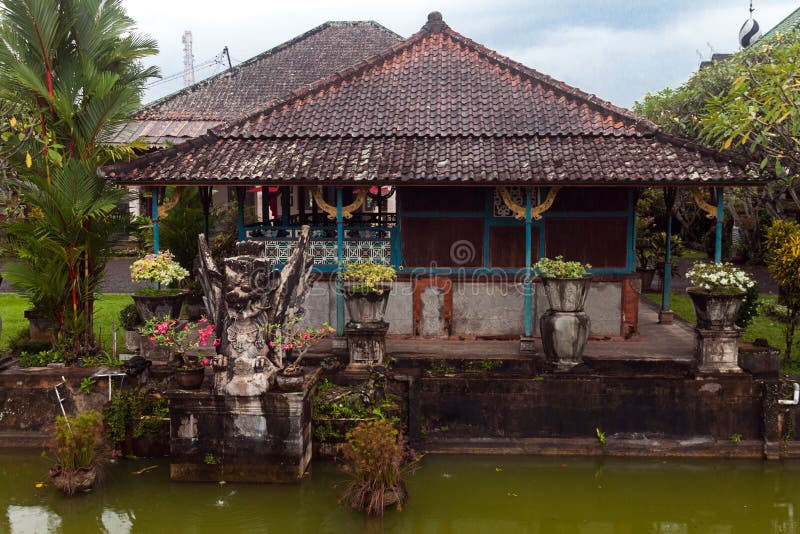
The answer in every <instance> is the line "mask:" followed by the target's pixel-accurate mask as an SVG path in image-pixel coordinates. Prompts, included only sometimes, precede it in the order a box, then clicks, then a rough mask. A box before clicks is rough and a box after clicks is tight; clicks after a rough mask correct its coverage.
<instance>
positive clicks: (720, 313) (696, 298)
mask: <svg viewBox="0 0 800 534" xmlns="http://www.w3.org/2000/svg"><path fill="white" fill-rule="evenodd" d="M686 292H687V293H688V294H689V298H691V299H692V304H693V305H694V312H695V314H696V315H697V328H706V329H711V330H720V329H730V328H736V315H737V314H738V313H739V308H741V306H742V299H744V295H745V294H744V293H734V294H718V293H709V292H707V291H705V290H703V289H700V288H696V287H690V288H687V289H686Z"/></svg>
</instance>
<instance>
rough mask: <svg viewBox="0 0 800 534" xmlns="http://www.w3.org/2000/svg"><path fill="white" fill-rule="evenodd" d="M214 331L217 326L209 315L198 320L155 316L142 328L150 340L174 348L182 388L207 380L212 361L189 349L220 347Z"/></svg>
mask: <svg viewBox="0 0 800 534" xmlns="http://www.w3.org/2000/svg"><path fill="white" fill-rule="evenodd" d="M214 331H215V327H214V325H213V324H208V319H205V318H203V319H200V320H199V321H198V322H197V323H193V322H190V323H182V322H179V321H178V320H177V319H170V318H169V317H163V318H161V319H158V318H156V317H153V318H152V319H150V320H149V321H147V322H146V323H145V324H144V326H143V327H142V328H141V329H140V330H139V332H140V333H141V334H142V335H144V336H147V337H148V339H149V340H150V342H152V343H156V344H158V345H160V346H162V347H167V348H169V349H170V350H171V351H172V353H173V355H174V357H175V362H176V363H177V366H176V368H175V375H174V376H175V383H176V384H177V385H178V387H180V388H182V389H198V388H199V387H200V385H201V384H202V383H203V377H204V376H205V367H206V366H207V365H209V364H210V363H211V360H210V359H209V358H207V357H201V356H199V355H196V354H188V351H189V350H190V349H192V348H200V347H209V346H214V347H216V346H218V345H219V339H217V338H216V335H215V333H214Z"/></svg>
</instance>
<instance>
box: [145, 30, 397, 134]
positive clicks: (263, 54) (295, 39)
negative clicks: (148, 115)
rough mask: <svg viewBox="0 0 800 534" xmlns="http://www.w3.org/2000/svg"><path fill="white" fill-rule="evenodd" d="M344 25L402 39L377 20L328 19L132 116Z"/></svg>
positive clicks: (163, 98)
mask: <svg viewBox="0 0 800 534" xmlns="http://www.w3.org/2000/svg"><path fill="white" fill-rule="evenodd" d="M346 26H372V27H374V28H376V29H378V30H381V31H384V32H386V33H387V34H389V35H391V36H394V37H397V38H398V39H403V36H402V35H400V34H398V33H395V32H393V31H392V30H390V29H389V28H387V27H386V26H384V25H382V24H380V23H378V22H376V21H374V20H328V21H325V22H323V23H322V24H320V25H319V26H315V27H314V28H311V29H310V30H308V31H306V32H304V33H301V34H300V35H296V36H294V37H292V38H291V39H289V40H288V41H284V42H282V43H280V44H278V45H275V46H273V47H272V48H270V49H269V50H265V51H263V52H261V53H259V54H256V55H255V56H253V57H251V58H248V59H246V60H244V61H242V62H241V63H239V64H238V65H235V66H233V67H231V68H228V69H225V70H223V71H222V72H219V73H217V74H215V75H213V76H209V77H208V78H204V79H202V80H200V81H199V82H195V83H193V84H192V85H188V86H186V87H184V88H182V89H179V90H177V91H175V92H174V93H170V94H168V95H165V96H162V97H161V98H158V99H156V100H153V101H152V102H149V103H148V104H145V105H144V106H142V107H141V108H139V109H138V110H137V111H136V114H135V115H134V116H133V117H132V118H133V119H134V120H135V119H136V117H137V116H138V115H139V114H140V113H143V112H145V111H148V110H150V109H153V108H155V107H157V106H159V105H161V104H163V103H165V102H168V101H169V100H172V99H173V98H177V97H179V96H183V95H185V94H189V93H192V92H194V91H195V90H197V89H200V88H202V87H205V86H206V85H209V84H211V83H212V82H214V81H216V80H218V79H220V78H222V77H224V76H229V75H232V74H234V73H236V72H237V71H239V70H240V69H241V68H242V67H246V66H249V65H252V64H253V63H256V62H258V61H261V60H263V59H266V58H268V57H271V56H273V55H275V54H277V53H278V52H283V51H284V50H286V49H288V48H290V47H292V46H294V45H296V44H298V43H301V42H302V41H305V40H306V39H308V38H310V37H313V36H314V35H316V34H318V33H320V32H322V31H323V30H326V29H328V28H333V27H346Z"/></svg>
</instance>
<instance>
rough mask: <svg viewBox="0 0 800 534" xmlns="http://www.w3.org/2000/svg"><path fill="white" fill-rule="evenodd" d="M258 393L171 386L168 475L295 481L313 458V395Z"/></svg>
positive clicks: (308, 386)
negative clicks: (221, 392) (233, 393)
mask: <svg viewBox="0 0 800 534" xmlns="http://www.w3.org/2000/svg"><path fill="white" fill-rule="evenodd" d="M318 374H319V369H316V370H313V371H310V372H307V374H306V380H305V384H304V386H303V389H302V391H298V392H282V391H278V390H276V389H272V390H270V391H268V392H267V393H265V394H263V395H261V396H260V397H231V396H222V395H213V394H211V393H208V392H192V391H181V390H177V391H170V392H168V394H167V398H168V399H169V408H170V458H171V460H170V477H171V478H172V480H180V481H217V480H226V481H230V482H295V481H298V480H300V479H301V478H302V476H303V473H305V471H306V469H307V468H308V465H309V463H310V461H311V450H312V449H311V394H312V392H313V391H314V389H315V385H316V381H317V375H318Z"/></svg>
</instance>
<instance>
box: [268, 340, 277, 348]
mask: <svg viewBox="0 0 800 534" xmlns="http://www.w3.org/2000/svg"><path fill="white" fill-rule="evenodd" d="M267 345H269V348H272V347H274V346H275V342H274V341H270V342H269V343H267Z"/></svg>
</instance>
